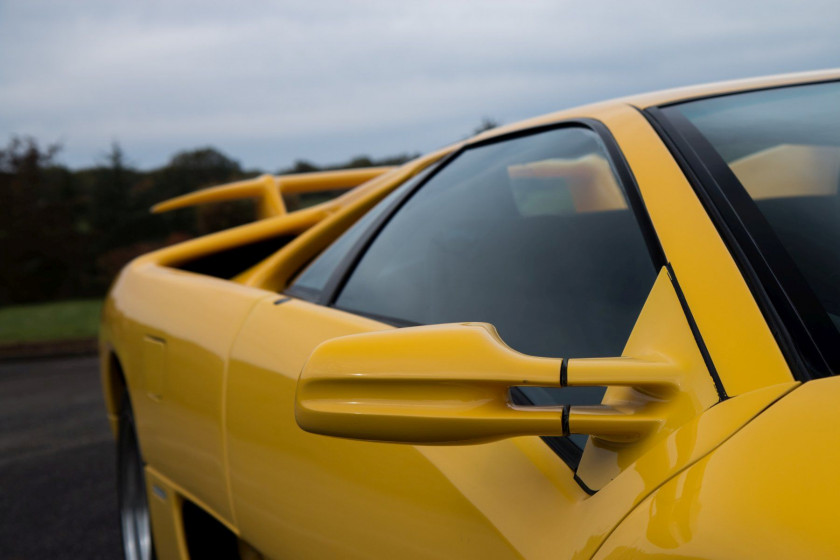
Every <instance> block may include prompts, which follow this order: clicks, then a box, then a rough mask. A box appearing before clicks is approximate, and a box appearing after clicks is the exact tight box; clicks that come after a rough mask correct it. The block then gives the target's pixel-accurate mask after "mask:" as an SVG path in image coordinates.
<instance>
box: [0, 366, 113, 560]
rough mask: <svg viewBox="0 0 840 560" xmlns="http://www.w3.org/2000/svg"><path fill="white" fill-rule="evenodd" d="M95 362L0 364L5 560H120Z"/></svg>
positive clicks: (0, 525)
mask: <svg viewBox="0 0 840 560" xmlns="http://www.w3.org/2000/svg"><path fill="white" fill-rule="evenodd" d="M114 461H115V457H114V444H113V439H112V438H111V433H110V430H109V428H108V421H107V419H106V416H105V405H104V403H103V400H102V394H101V390H100V388H99V373H98V364H97V360H96V358H87V357H85V358H68V359H62V360H48V361H21V362H12V363H0V558H2V559H4V560H5V559H9V560H12V559H14V560H17V559H21V560H37V559H41V558H44V559H46V558H50V559H64V558H68V559H69V558H72V559H96V558H103V559H108V560H111V559H116V558H121V550H120V540H119V539H120V534H119V524H118V521H117V497H116V492H115V484H116V482H115V471H114Z"/></svg>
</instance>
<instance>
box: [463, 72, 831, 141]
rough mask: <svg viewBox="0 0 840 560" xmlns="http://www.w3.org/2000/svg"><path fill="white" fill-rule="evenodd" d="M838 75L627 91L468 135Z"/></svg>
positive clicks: (484, 136) (504, 131) (789, 76)
mask: <svg viewBox="0 0 840 560" xmlns="http://www.w3.org/2000/svg"><path fill="white" fill-rule="evenodd" d="M838 79H840V69H832V70H819V71H813V72H798V73H794V74H778V75H774V76H764V77H759V78H748V79H743V80H731V81H726V82H716V83H711V84H701V85H696V86H688V87H680V88H673V89H666V90H662V91H655V92H651V93H644V94H638V95H630V96H627V97H620V98H617V99H612V100H609V101H602V102H599V103H593V104H589V105H582V106H580V107H575V108H571V109H565V110H562V111H557V112H554V113H549V114H547V115H542V116H539V117H534V118H531V119H526V120H524V121H519V122H516V123H511V124H509V125H504V126H500V127H497V128H494V129H491V130H488V131H486V132H483V133H481V134H479V135H477V136H475V137H474V138H471V139H470V140H469V142H468V143H473V142H480V141H483V140H486V139H488V138H493V137H495V136H501V135H504V134H508V133H511V132H516V131H518V130H525V129H528V128H533V127H537V126H545V125H551V124H553V123H556V122H560V121H564V120H570V119H581V118H593V119H598V118H599V117H601V116H603V115H606V114H608V113H610V112H612V111H615V110H616V109H617V108H619V107H621V108H626V107H627V106H628V105H630V106H633V107H636V108H639V109H647V108H649V107H656V106H661V105H668V104H671V103H676V102H679V101H687V100H690V99H697V98H702V97H712V96H716V95H725V94H728V93H735V92H739V91H749V90H754V89H765V88H773V87H780V86H787V85H795V84H806V83H813V82H824V81H830V80H838Z"/></svg>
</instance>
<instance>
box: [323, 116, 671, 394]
mask: <svg viewBox="0 0 840 560" xmlns="http://www.w3.org/2000/svg"><path fill="white" fill-rule="evenodd" d="M655 274H656V271H655V270H654V267H653V265H652V262H651V259H650V256H649V253H648V250H647V247H646V245H645V241H644V239H643V237H642V233H641V230H640V228H639V226H638V224H637V222H636V220H635V217H634V215H633V212H632V211H631V210H630V209H629V207H628V204H627V201H626V198H625V196H624V193H623V191H622V189H621V188H620V187H619V184H618V181H617V179H616V176H615V174H614V173H613V171H612V168H611V166H610V164H609V161H608V159H607V156H606V153H605V150H604V148H603V146H602V144H601V142H600V139H599V137H598V136H597V135H596V134H595V133H594V132H592V131H590V130H588V129H585V128H577V127H575V128H561V129H555V130H550V131H546V132H542V133H538V134H534V135H530V136H526V137H520V138H516V139H512V140H507V141H503V142H498V143H494V144H489V145H484V146H479V147H475V148H471V149H468V150H466V151H465V152H464V153H463V154H461V155H460V156H458V157H457V158H456V159H455V160H454V161H452V162H451V163H450V164H449V165H447V166H446V167H445V168H444V169H442V170H441V171H440V172H439V173H438V174H437V175H435V176H434V177H432V179H430V180H429V182H428V183H427V184H426V185H424V186H423V187H422V188H421V189H419V191H418V192H417V193H415V194H414V195H413V196H412V197H411V198H409V199H408V201H407V202H406V203H405V204H404V206H403V207H402V208H401V209H400V210H399V211H398V212H397V213H396V214H395V215H394V216H393V218H392V219H391V220H390V221H389V222H388V223H387V224H386V225H385V227H384V228H383V229H382V231H381V232H380V234H379V236H378V237H377V238H376V239H375V240H374V241H373V242H372V244H371V246H370V248H369V249H368V251H367V252H366V253H365V254H364V256H363V257H362V258H361V260H360V261H359V264H358V265H357V268H356V269H355V270H354V271H353V273H352V275H351V276H350V278H349V280H348V282H347V284H346V285H345V287H344V289H343V291H342V292H341V294H339V297H338V299H337V302H336V304H337V306H338V307H341V308H342V309H346V310H349V311H354V312H360V313H366V314H370V315H374V316H380V317H390V318H393V319H395V320H397V321H398V322H408V323H417V324H432V323H448V322H461V321H486V322H488V323H492V324H493V325H495V326H496V328H497V329H498V331H499V334H500V335H501V337H502V338H503V339H504V340H505V342H506V343H507V344H509V345H510V346H511V347H512V348H514V349H516V350H518V351H520V352H523V353H526V354H531V355H537V356H554V357H566V358H574V357H598V356H617V355H620V354H621V352H622V350H623V348H624V345H625V343H626V341H627V338H628V336H629V334H630V331H631V329H632V328H633V325H634V324H635V321H636V318H637V317H638V315H639V312H640V311H641V308H642V306H643V304H644V302H645V299H646V297H647V294H648V292H649V291H650V288H651V287H652V285H653V282H654V279H655ZM522 391H523V392H524V393H525V394H526V396H527V397H528V398H529V399H530V400H531V402H533V403H534V404H537V405H545V404H559V403H563V402H569V401H568V400H564V399H567V396H564V392H563V391H564V390H559V391H556V390H544V389H539V388H522ZM589 394H590V398H592V399H593V400H591V401H590V403H592V402H599V401H600V398H601V396H602V394H603V389H597V388H596V389H595V390H594V394H592V392H590V393H589Z"/></svg>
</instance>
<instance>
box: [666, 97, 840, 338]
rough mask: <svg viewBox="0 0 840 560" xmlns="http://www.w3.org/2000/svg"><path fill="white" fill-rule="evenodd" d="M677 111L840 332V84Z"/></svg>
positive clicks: (686, 105) (725, 99) (699, 103)
mask: <svg viewBox="0 0 840 560" xmlns="http://www.w3.org/2000/svg"><path fill="white" fill-rule="evenodd" d="M673 110H676V111H679V112H680V113H682V114H683V116H685V117H686V118H687V119H688V120H689V121H691V124H693V125H694V126H695V127H696V128H697V129H698V130H699V131H700V133H701V134H702V135H703V136H704V137H705V138H706V139H707V140H708V141H709V143H710V144H711V145H712V146H713V148H714V149H715V150H716V151H717V153H718V155H720V157H721V158H723V160H724V161H725V162H726V164H727V165H728V166H729V168H730V169H731V170H732V172H733V173H734V174H735V176H736V177H737V178H738V180H739V181H740V182H741V184H742V185H743V187H744V189H745V190H746V191H747V193H748V194H749V195H750V197H751V198H752V200H753V201H754V202H755V204H756V206H757V207H758V209H759V210H760V211H761V213H762V215H763V216H764V218H765V219H766V220H767V222H768V223H769V224H770V227H771V228H772V229H773V231H774V232H775V233H776V235H777V236H778V238H779V240H780V241H781V243H782V245H783V246H784V248H785V250H786V251H787V253H788V254H789V255H790V256H791V257H792V258H793V260H794V262H795V263H796V265H797V267H798V268H799V271H800V272H801V273H802V275H803V276H804V277H805V280H806V281H807V283H808V285H809V286H810V288H811V290H812V291H813V292H814V294H815V295H816V297H817V299H818V300H819V302H820V303H821V304H822V307H823V309H824V310H825V311H826V313H827V314H828V316H829V317H830V318H831V319H832V321H833V322H834V326H835V328H837V329H840V193H838V185H840V83H837V82H833V83H825V84H814V85H806V86H798V87H787V88H779V89H773V90H765V91H755V92H747V93H742V94H737V95H729V96H725V97H718V98H712V99H704V100H700V101H693V102H689V103H684V104H681V105H677V106H675V107H674V108H673ZM829 328H830V327H829Z"/></svg>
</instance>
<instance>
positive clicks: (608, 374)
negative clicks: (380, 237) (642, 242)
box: [295, 323, 678, 444]
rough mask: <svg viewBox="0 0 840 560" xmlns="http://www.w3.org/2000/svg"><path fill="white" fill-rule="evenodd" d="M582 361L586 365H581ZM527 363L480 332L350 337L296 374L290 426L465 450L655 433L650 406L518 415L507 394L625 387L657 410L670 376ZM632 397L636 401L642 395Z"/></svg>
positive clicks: (622, 361) (594, 365)
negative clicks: (528, 440) (507, 442)
mask: <svg viewBox="0 0 840 560" xmlns="http://www.w3.org/2000/svg"><path fill="white" fill-rule="evenodd" d="M586 362H589V364H587V363H586ZM575 363H576V364H577V363H580V364H579V365H578V366H577V367H575V368H574V369H573V371H575V372H577V371H579V372H580V375H578V374H577V373H575V374H570V372H569V371H568V370H569V368H568V367H567V365H568V362H566V361H564V360H562V359H559V358H536V357H531V356H526V355H524V354H521V353H519V352H516V351H514V350H512V349H511V348H510V347H508V346H507V345H505V343H504V342H503V341H502V340H501V339H500V338H499V335H498V333H497V332H496V329H495V328H494V327H493V326H492V325H490V324H487V323H459V324H445V325H432V326H424V327H411V328H404V329H397V330H388V331H380V332H374V333H366V334H359V335H351V336H345V337H340V338H336V339H332V340H329V341H327V342H324V343H323V344H321V345H320V346H318V347H317V348H316V349H315V350H314V352H313V353H312V355H311V356H310V358H309V360H308V362H307V363H306V365H305V366H304V368H303V371H302V372H301V375H300V379H299V381H298V387H297V394H296V397H295V418H296V420H297V423H298V425H299V426H300V427H301V428H303V429H304V430H306V431H308V432H312V433H316V434H323V435H330V436H337V437H345V438H353V439H362V440H372V441H385V442H399V443H414V444H464V443H479V442H486V441H492V440H497V439H502V438H507V437H514V436H524V435H536V436H565V435H569V434H570V433H583V434H590V435H593V436H597V437H600V438H602V439H604V440H607V441H614V442H628V441H635V440H638V439H640V438H642V437H644V436H645V435H646V434H647V433H649V432H650V431H652V430H654V429H656V427H657V426H658V425H659V424H660V423H661V418H660V417H659V415H657V414H656V413H655V411H656V407H652V408H651V407H641V408H639V407H638V406H634V405H631V404H630V403H628V406H621V404H620V403H619V404H618V405H612V406H574V407H572V406H569V405H565V406H562V405H561V406H553V407H536V406H517V405H514V404H513V403H512V402H511V400H510V389H511V388H512V387H516V386H540V387H564V386H584V385H586V386H601V385H618V386H633V387H635V388H636V391H638V392H641V393H643V394H645V395H647V396H648V397H647V398H646V399H645V400H651V399H652V400H654V401H658V400H661V399H662V398H664V397H667V395H668V394H670V393H671V392H673V391H674V390H675V387H676V385H675V384H676V382H677V380H678V372H676V371H674V367H673V366H672V365H671V364H669V363H667V362H656V363H651V362H646V361H639V360H636V359H633V358H600V359H593V360H575ZM641 393H640V394H641Z"/></svg>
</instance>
